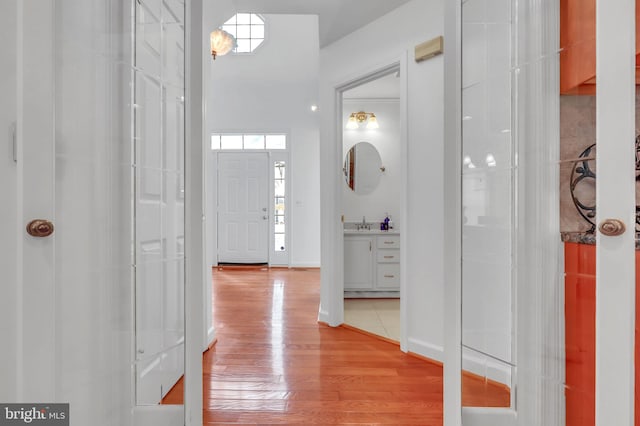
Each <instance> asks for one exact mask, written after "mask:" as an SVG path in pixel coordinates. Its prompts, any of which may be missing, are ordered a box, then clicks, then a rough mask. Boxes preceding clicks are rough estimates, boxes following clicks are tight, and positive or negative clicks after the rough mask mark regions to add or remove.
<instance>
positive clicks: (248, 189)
mask: <svg viewBox="0 0 640 426" xmlns="http://www.w3.org/2000/svg"><path fill="white" fill-rule="evenodd" d="M268 160H269V156H268V154H267V153H219V154H218V262H219V263H267V262H268V261H269V223H270V222H269V168H268V164H269V161H268Z"/></svg>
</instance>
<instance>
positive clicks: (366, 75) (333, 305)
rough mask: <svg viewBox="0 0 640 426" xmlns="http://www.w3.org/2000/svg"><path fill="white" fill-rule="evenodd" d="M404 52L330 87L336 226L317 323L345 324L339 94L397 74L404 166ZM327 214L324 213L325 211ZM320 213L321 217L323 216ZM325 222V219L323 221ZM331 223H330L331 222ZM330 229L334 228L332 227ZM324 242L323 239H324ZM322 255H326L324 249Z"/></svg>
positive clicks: (404, 314)
mask: <svg viewBox="0 0 640 426" xmlns="http://www.w3.org/2000/svg"><path fill="white" fill-rule="evenodd" d="M407 56H408V55H407V52H406V51H404V52H403V53H402V54H401V55H400V56H399V57H396V58H395V59H394V60H392V61H389V62H386V63H383V64H380V65H379V66H378V67H376V68H374V69H369V70H363V71H362V72H361V73H359V74H358V75H356V76H355V77H354V76H350V77H345V78H344V79H343V80H342V81H341V82H339V83H336V84H334V85H333V87H332V88H333V100H334V112H335V114H332V115H333V117H332V126H331V129H332V130H331V133H332V134H333V137H334V138H335V146H334V148H333V153H334V156H332V158H331V161H329V162H328V163H327V164H335V165H336V171H335V173H336V176H337V177H338V178H337V179H335V180H334V186H333V191H332V192H333V194H332V195H333V197H332V203H331V206H328V207H327V208H330V209H331V210H332V212H333V213H332V214H331V215H330V216H327V218H329V217H330V218H335V220H336V221H337V222H336V227H335V229H334V231H335V233H334V234H332V235H331V239H330V244H324V243H323V245H326V246H327V251H328V248H329V247H331V256H330V258H328V259H327V260H324V257H323V265H322V269H323V271H327V270H328V271H330V272H329V273H327V272H324V273H323V275H322V283H321V304H320V305H321V306H320V312H319V320H320V321H322V322H326V323H327V324H329V325H331V326H333V327H336V326H339V325H340V324H342V323H344V232H343V225H342V221H341V219H340V217H341V215H342V214H343V211H344V210H343V202H342V191H343V188H344V178H343V173H342V165H343V160H344V159H343V157H342V151H343V131H344V129H343V127H342V120H343V106H342V105H343V102H342V94H343V93H344V92H345V91H347V90H349V89H353V88H354V87H357V86H360V85H362V84H365V83H368V82H370V81H373V80H376V79H378V78H380V77H383V76H385V75H388V74H391V73H393V72H399V73H400V102H399V104H400V129H401V130H400V147H399V148H400V158H401V161H402V164H403V165H405V166H406V164H407V155H408V136H407V122H408V107H407V103H408V95H409V93H408V71H407V70H408V59H407ZM408 179H409V178H408V171H407V168H406V167H404V168H403V170H402V176H401V182H402V183H401V186H402V188H400V191H401V195H400V200H401V201H400V205H401V209H402V211H401V213H400V215H399V216H400V218H401V223H403V224H406V223H407V217H408V208H407V199H408V197H407V183H408ZM325 213H326V212H325ZM325 213H323V216H326V214H325ZM323 221H324V220H323ZM332 222H333V220H332ZM332 228H333V227H332ZM405 232H406V229H402V230H401V231H400V253H407V238H406V235H405V237H404V238H403V236H402V235H403V233H405ZM323 241H325V240H323ZM322 252H323V253H325V248H324V247H323V249H322ZM406 259H407V256H405V255H401V256H400V350H402V351H403V352H406V351H407V350H408V335H407V327H406V325H407V324H408V320H407V319H408V308H407V300H406V295H407V261H406ZM325 291H326V292H327V296H328V297H327V298H326V299H325Z"/></svg>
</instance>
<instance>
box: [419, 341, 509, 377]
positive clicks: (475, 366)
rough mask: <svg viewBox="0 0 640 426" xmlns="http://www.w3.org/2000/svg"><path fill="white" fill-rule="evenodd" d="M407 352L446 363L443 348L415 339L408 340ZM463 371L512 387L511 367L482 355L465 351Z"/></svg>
mask: <svg viewBox="0 0 640 426" xmlns="http://www.w3.org/2000/svg"><path fill="white" fill-rule="evenodd" d="M407 352H413V353H414V354H417V355H420V356H423V357H426V358H429V359H432V360H434V361H438V362H444V348H443V347H442V346H439V345H434V344H432V343H429V342H425V341H423V340H420V339H416V338H413V337H409V339H408V342H407ZM462 369H463V370H464V371H468V372H469V373H473V374H476V375H478V376H481V377H486V378H488V379H490V380H493V381H495V382H498V383H502V384H504V385H507V386H509V387H511V367H510V366H508V365H506V364H502V363H500V362H498V361H496V360H494V359H492V358H490V357H487V356H482V354H476V353H470V351H469V350H464V351H463V354H462Z"/></svg>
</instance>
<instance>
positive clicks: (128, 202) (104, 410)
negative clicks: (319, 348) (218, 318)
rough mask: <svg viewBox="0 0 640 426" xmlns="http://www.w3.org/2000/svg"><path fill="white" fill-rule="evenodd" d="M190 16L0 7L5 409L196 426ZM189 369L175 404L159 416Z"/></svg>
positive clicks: (15, 0)
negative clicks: (64, 410)
mask: <svg viewBox="0 0 640 426" xmlns="http://www.w3.org/2000/svg"><path fill="white" fill-rule="evenodd" d="M192 6H198V7H199V8H198V9H195V11H194V12H193V14H194V15H195V16H197V17H198V19H199V20H201V19H200V18H201V2H200V1H199V0H191V1H190V0H187V1H173V0H165V1H162V2H160V1H148V0H107V1H105V0H7V1H3V2H1V3H0V17H1V18H0V22H1V25H0V27H1V28H2V30H0V33H1V34H2V36H3V37H2V39H3V40H4V41H5V48H6V50H3V53H4V54H5V55H4V57H5V59H6V60H3V62H2V65H0V77H1V78H0V80H1V81H2V83H1V84H0V88H2V93H3V96H2V97H1V98H0V145H1V146H2V149H0V177H1V178H2V179H1V180H2V185H0V187H1V189H0V196H2V200H3V203H4V204H3V208H0V211H1V212H2V213H1V214H0V218H1V219H2V220H1V221H0V222H1V223H2V225H1V226H0V252H1V253H2V256H0V257H1V258H2V261H1V262H0V270H2V271H3V274H2V279H0V281H1V282H2V285H0V287H1V290H0V321H1V322H2V324H3V331H2V332H1V333H0V335H1V338H2V340H3V344H2V345H0V346H1V348H0V377H2V380H0V401H1V402H2V403H24V404H29V405H31V404H34V405H36V404H50V403H67V404H69V406H70V412H69V413H70V416H69V417H68V419H69V420H70V424H75V425H94V426H111V425H122V426H132V425H134V424H135V425H137V426H146V425H154V426H177V425H185V424H187V425H195V424H202V417H201V416H202V414H201V412H202V409H201V407H202V405H201V404H202V393H201V392H202V386H201V385H198V381H197V379H196V378H195V377H196V376H198V377H201V374H202V373H201V364H197V362H194V361H189V362H187V363H186V364H185V361H184V358H185V356H184V354H185V349H184V347H185V345H186V346H187V347H188V348H189V347H191V348H194V347H195V348H196V350H195V352H196V354H195V355H196V361H197V360H198V359H200V360H201V349H200V348H201V346H202V345H201V338H202V337H201V336H202V334H200V333H197V332H191V333H187V332H186V329H190V330H193V328H194V326H193V323H194V321H193V320H189V318H193V317H196V316H197V313H198V311H199V310H198V308H197V306H193V302H192V306H191V309H189V310H187V312H188V313H187V314H185V309H184V306H185V305H184V304H185V295H184V288H185V284H184V283H185V278H184V277H185V259H184V252H185V250H184V246H185V241H187V242H189V243H190V241H192V239H190V235H189V234H188V233H187V232H185V225H184V223H185V214H184V200H185V196H191V197H192V198H191V199H192V200H193V198H195V197H193V196H192V194H193V191H191V192H190V191H188V190H187V191H185V173H186V171H190V173H193V172H191V170H193V167H189V166H185V165H184V163H185V155H184V145H185V142H184V140H185V136H184V134H185V126H184V122H185V115H187V116H189V117H191V116H197V114H195V113H193V112H191V113H189V114H186V113H185V109H184V105H183V101H184V97H185V89H184V80H185V75H184V69H185V60H184V58H185V53H184V50H185V43H184V38H185V28H186V29H189V28H190V23H185V9H186V10H189V11H192V10H193V8H192ZM132 13H134V15H132ZM133 18H135V19H133ZM134 24H135V28H132V25H134ZM196 28H199V27H196ZM195 32H196V33H198V34H199V31H197V30H196V31H195ZM136 42H138V43H137V44H136ZM143 45H144V47H145V48H146V47H148V48H149V49H148V50H147V52H146V53H148V54H149V55H148V56H145V57H143V56H142V54H143ZM134 46H135V47H136V48H135V49H133V47H134ZM165 47H166V50H165ZM186 47H187V48H189V45H187V46H186ZM41 49H43V51H40V50H41ZM132 50H133V51H135V52H138V53H139V55H137V56H136V54H135V53H134V52H133V51H132ZM198 52H200V50H198ZM150 58H151V59H153V58H155V59H156V60H155V62H152V61H151V60H148V59H150ZM194 92H195V93H198V94H199V93H200V92H199V91H197V90H196V91H194ZM191 102H192V103H196V102H195V99H194V100H191ZM196 137H197V139H198V140H200V135H197V136H196ZM190 145H191V146H193V145H194V144H190ZM198 158H200V153H198ZM5 207H6V208H5ZM198 218H200V216H199V217H198ZM192 256H193V257H195V255H192ZM190 261H191V260H190ZM136 280H137V282H136ZM194 281H195V280H194V279H191V280H190V281H189V282H194ZM196 286H197V287H199V288H198V289H199V290H200V291H199V295H198V296H199V297H197V298H196V302H197V303H199V302H200V299H201V294H202V291H201V289H200V287H201V283H197V284H196ZM190 288H192V287H190ZM192 300H193V299H192ZM200 306H201V305H200ZM134 309H135V310H134ZM159 312H161V314H160V315H159V314H158V313H159ZM185 318H186V320H185ZM186 321H191V325H190V326H189V325H188V326H185V322H186ZM189 327H191V328H189ZM136 333H138V334H136ZM195 336H197V338H196V337H195ZM186 352H187V353H193V352H194V351H193V350H191V351H188V350H187V351H186ZM188 359H193V357H191V358H188ZM200 363H201V361H200ZM185 365H187V366H189V367H190V368H191V370H190V371H189V373H188V375H185V376H184V377H185V383H187V384H188V385H187V386H185V387H186V388H187V389H192V388H194V386H195V390H192V391H187V392H186V393H185V403H186V404H185V405H184V406H183V405H173V406H169V405H159V404H158V403H159V402H160V401H161V399H162V396H163V395H164V394H166V390H167V389H169V388H170V387H171V386H172V385H173V384H174V383H175V382H176V381H177V380H178V379H179V378H180V376H182V375H183V372H184V371H185ZM192 372H194V373H195V374H194V375H193V376H192V375H190V374H191V373H192ZM133 374H135V375H137V379H138V380H136V377H132V375H133ZM200 383H201V382H200ZM194 384H195V385H194ZM147 390H149V392H148V393H147V392H146V391H147ZM191 395H193V396H191ZM196 401H197V402H196ZM184 407H187V409H186V410H185V408H184ZM194 407H200V408H199V409H198V408H194ZM190 410H192V411H190ZM185 412H186V414H185Z"/></svg>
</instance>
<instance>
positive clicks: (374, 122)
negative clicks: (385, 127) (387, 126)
mask: <svg viewBox="0 0 640 426" xmlns="http://www.w3.org/2000/svg"><path fill="white" fill-rule="evenodd" d="M378 127H380V126H379V125H378V119H377V118H376V116H375V114H373V113H372V114H371V117H369V122H368V123H367V129H377V128H378Z"/></svg>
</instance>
